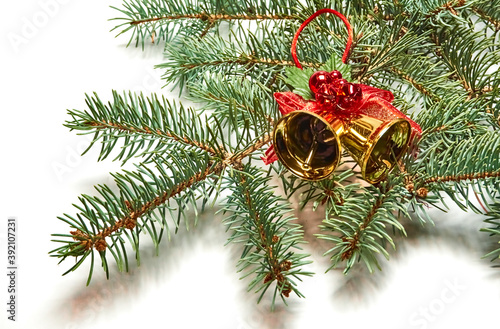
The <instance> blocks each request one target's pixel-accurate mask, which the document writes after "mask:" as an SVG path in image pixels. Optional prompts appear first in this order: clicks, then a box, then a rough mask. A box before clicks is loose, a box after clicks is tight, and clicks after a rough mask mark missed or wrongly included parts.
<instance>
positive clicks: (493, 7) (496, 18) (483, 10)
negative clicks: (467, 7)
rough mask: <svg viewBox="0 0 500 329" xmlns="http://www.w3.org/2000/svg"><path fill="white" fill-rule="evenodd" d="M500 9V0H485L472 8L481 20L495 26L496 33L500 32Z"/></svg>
mask: <svg viewBox="0 0 500 329" xmlns="http://www.w3.org/2000/svg"><path fill="white" fill-rule="evenodd" d="M499 7H500V1H499V0H483V1H480V2H477V3H475V4H474V5H473V6H472V8H471V9H472V11H473V12H474V13H475V14H477V15H478V16H479V17H480V18H481V19H483V20H485V21H487V22H488V23H490V24H491V25H493V27H494V29H495V31H499V30H500V13H499V11H498V8H499Z"/></svg>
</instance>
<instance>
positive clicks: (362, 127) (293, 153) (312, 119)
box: [274, 111, 411, 184]
mask: <svg viewBox="0 0 500 329" xmlns="http://www.w3.org/2000/svg"><path fill="white" fill-rule="evenodd" d="M410 133H411V126H410V123H409V122H408V121H407V120H405V119H393V120H387V121H383V120H379V119H377V118H374V117H371V116H368V115H365V114H359V115H356V116H355V117H353V118H350V119H349V120H346V119H344V120H343V121H341V120H340V119H338V118H337V117H335V116H334V115H333V114H332V113H331V112H325V113H321V115H317V114H314V113H311V112H307V111H295V112H292V113H289V114H287V115H285V116H284V117H282V118H281V119H280V120H279V121H278V123H277V125H276V127H275V130H274V150H275V152H276V155H277V156H278V158H279V160H280V161H281V163H283V165H285V167H287V168H288V169H289V170H290V171H291V172H292V173H293V174H295V175H296V176H299V177H301V178H303V179H307V180H320V179H324V178H326V177H328V176H329V175H330V174H331V173H333V172H334V171H335V168H336V167H337V166H338V164H339V162H340V158H341V153H342V150H341V145H342V146H343V147H344V148H345V149H346V150H347V152H349V154H350V155H351V156H352V158H353V159H354V160H355V161H356V162H357V163H358V164H359V165H360V166H361V174H362V176H363V178H364V179H365V180H366V181H367V182H369V183H371V184H375V183H377V182H379V181H381V180H382V179H384V178H385V177H386V176H387V174H388V173H389V172H390V171H391V170H392V169H393V168H394V166H395V165H396V163H397V161H398V160H399V159H400V158H401V156H402V155H403V154H404V152H405V151H406V148H407V146H408V143H409V140H410Z"/></svg>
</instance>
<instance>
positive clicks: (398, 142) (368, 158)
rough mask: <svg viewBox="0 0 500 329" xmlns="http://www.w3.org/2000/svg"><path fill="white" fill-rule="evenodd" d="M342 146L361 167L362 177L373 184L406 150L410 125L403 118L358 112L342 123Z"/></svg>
mask: <svg viewBox="0 0 500 329" xmlns="http://www.w3.org/2000/svg"><path fill="white" fill-rule="evenodd" d="M344 128H345V130H344V132H343V133H342V135H341V137H340V139H341V141H342V145H343V146H344V147H345V149H346V150H347V152H349V154H350V155H351V156H352V158H353V159H354V160H356V162H357V163H358V164H359V165H360V166H361V174H362V176H363V179H364V180H366V181H367V182H368V183H371V184H375V183H377V182H380V181H381V180H382V179H384V178H385V177H386V176H387V174H388V173H389V172H390V171H391V170H392V169H393V168H394V166H395V165H396V164H397V162H398V161H399V159H400V158H401V156H402V155H403V154H404V153H405V152H406V149H407V147H408V144H409V142H410V136H411V125H410V123H409V122H408V120H406V119H403V118H396V119H389V120H381V119H379V118H374V117H372V116H368V115H365V114H359V115H357V116H355V117H354V118H352V119H350V120H348V121H346V122H344Z"/></svg>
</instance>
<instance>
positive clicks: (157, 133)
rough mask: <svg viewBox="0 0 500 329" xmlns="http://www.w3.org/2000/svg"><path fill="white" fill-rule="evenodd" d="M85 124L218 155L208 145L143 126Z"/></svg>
mask: <svg viewBox="0 0 500 329" xmlns="http://www.w3.org/2000/svg"><path fill="white" fill-rule="evenodd" d="M85 124H86V125H88V126H92V127H95V128H96V129H117V130H119V131H126V132H130V133H138V134H145V135H151V136H159V137H168V138H172V139H173V140H175V141H177V142H181V143H185V144H188V145H191V146H196V147H198V148H199V149H201V150H203V151H206V152H208V153H210V154H211V155H216V154H217V153H218V152H217V151H216V150H215V149H214V148H212V147H210V146H208V145H205V144H203V143H201V142H198V141H195V140H192V139H189V138H187V137H179V136H176V135H173V134H171V133H170V132H168V131H161V130H159V129H157V130H154V131H153V130H151V128H149V127H147V126H144V127H142V128H138V127H134V126H132V125H125V124H122V123H116V122H112V121H104V120H103V121H102V122H101V121H91V122H86V123H85Z"/></svg>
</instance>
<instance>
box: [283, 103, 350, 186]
mask: <svg viewBox="0 0 500 329" xmlns="http://www.w3.org/2000/svg"><path fill="white" fill-rule="evenodd" d="M335 127H336V128H337V129H339V131H341V130H342V129H343V126H342V123H341V122H340V121H338V120H334V121H333V122H332V123H329V122H328V121H326V120H325V119H323V118H322V117H321V116H319V115H316V114H314V113H311V112H306V111H295V112H292V113H289V114H287V115H285V116H284V117H282V118H281V119H280V120H279V121H278V123H277V124H276V127H275V130H274V150H275V152H276V155H277V156H278V158H279V160H280V161H281V163H283V165H284V166H285V167H287V168H288V169H289V170H290V171H291V172H292V173H293V174H295V175H297V176H299V177H301V178H303V179H307V180H320V179H323V178H326V177H328V176H329V175H330V174H331V173H333V171H334V170H335V168H337V165H338V164H339V161H340V156H341V148H340V140H339V137H338V131H336V130H335Z"/></svg>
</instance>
